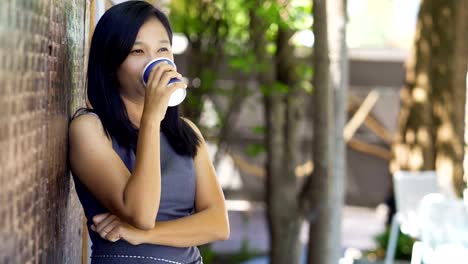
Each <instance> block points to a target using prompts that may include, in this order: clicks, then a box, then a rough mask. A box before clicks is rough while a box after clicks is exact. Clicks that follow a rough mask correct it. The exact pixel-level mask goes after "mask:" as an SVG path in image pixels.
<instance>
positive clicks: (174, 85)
mask: <svg viewBox="0 0 468 264" xmlns="http://www.w3.org/2000/svg"><path fill="white" fill-rule="evenodd" d="M177 89H187V84H185V83H183V82H175V83H172V84H171V85H169V87H168V91H167V92H168V93H169V94H172V93H173V92H174V91H175V90H177Z"/></svg>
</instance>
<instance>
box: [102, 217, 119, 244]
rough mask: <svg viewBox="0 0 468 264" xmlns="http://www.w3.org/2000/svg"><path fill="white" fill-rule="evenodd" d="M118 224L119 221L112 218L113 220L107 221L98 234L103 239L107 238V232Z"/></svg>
mask: <svg viewBox="0 0 468 264" xmlns="http://www.w3.org/2000/svg"><path fill="white" fill-rule="evenodd" d="M119 225H120V221H119V220H118V219H117V218H116V219H114V221H112V222H111V223H109V224H108V225H107V226H106V227H104V228H103V229H102V230H101V231H100V232H99V235H100V236H101V237H102V238H104V239H107V235H108V234H109V232H111V231H112V230H113V229H114V228H115V227H117V226H119Z"/></svg>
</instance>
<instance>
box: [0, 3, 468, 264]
mask: <svg viewBox="0 0 468 264" xmlns="http://www.w3.org/2000/svg"><path fill="white" fill-rule="evenodd" d="M120 2H122V1H117V0H113V1H112V0H81V1H80V0H32V1H20V0H2V1H0V112H1V115H0V150H1V151H0V221H1V225H0V231H1V232H0V240H1V241H2V243H0V263H89V259H88V258H89V254H90V241H89V239H88V236H87V230H86V227H85V225H84V215H83V212H82V208H81V205H80V203H79V201H78V199H77V197H76V193H75V190H74V186H73V181H71V180H70V173H69V168H68V165H67V131H68V122H69V119H70V115H71V114H72V113H73V112H74V111H75V110H76V109H77V108H79V107H81V106H84V105H85V102H86V93H85V89H86V88H85V87H86V85H85V84H86V79H85V74H86V65H87V56H88V49H89V42H90V39H91V36H92V33H93V29H94V26H95V24H96V23H97V21H98V20H99V18H100V16H102V14H103V13H104V12H105V10H107V9H108V8H110V7H111V6H112V5H114V4H117V3H120ZM148 2H151V3H152V4H154V5H155V6H157V7H159V8H161V9H162V10H164V12H165V13H166V14H168V16H169V17H170V20H171V23H172V27H173V31H174V39H173V43H174V46H173V51H174V53H175V54H174V55H175V63H176V64H177V67H178V70H179V72H181V73H182V74H183V75H184V76H185V81H186V82H187V83H188V85H189V90H188V94H187V99H186V100H185V101H184V103H183V104H182V105H181V108H182V112H183V115H184V116H186V117H188V118H189V119H191V120H192V121H194V122H195V123H196V124H197V125H198V126H199V127H200V128H201V130H202V132H203V135H204V137H205V138H206V140H207V142H208V144H209V150H210V152H211V153H210V154H211V158H212V161H213V163H214V165H215V167H216V171H217V176H218V180H219V182H220V184H221V185H222V187H223V190H224V194H225V197H226V203H227V206H228V210H229V219H230V225H231V235H230V238H229V239H228V240H226V241H220V242H215V243H212V244H208V245H203V246H200V247H199V248H200V250H201V251H202V253H203V258H204V263H205V264H211V263H213V264H214V263H243V264H254V263H255V264H257V263H258V264H260V263H280V264H283V263H284V264H289V263H317V264H322V263H323V264H328V263H330V264H335V263H340V264H348V263H386V264H387V263H410V261H411V263H465V262H463V260H465V261H466V259H468V253H467V248H468V231H467V230H468V216H467V215H466V214H467V210H466V205H465V203H464V200H463V198H464V195H463V194H464V190H465V188H466V177H465V169H464V165H463V164H464V160H465V156H466V155H465V154H466V150H467V148H466V141H467V138H466V136H465V131H466V114H465V113H466V99H465V98H466V89H467V65H468V44H467V43H468V21H467V20H468V19H467V17H468V1H467V0H328V1H324V0H231V1H227V0H190V1H189V0H177V1H174V0H172V1H171V0H160V1H148ZM465 193H466V192H465ZM435 195H437V196H435Z"/></svg>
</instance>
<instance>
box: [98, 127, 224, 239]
mask: <svg viewBox="0 0 468 264" xmlns="http://www.w3.org/2000/svg"><path fill="white" fill-rule="evenodd" d="M184 120H185V121H186V122H187V123H188V124H189V125H190V126H191V127H192V128H193V129H194V131H195V132H196V133H197V135H198V137H199V138H200V145H199V147H198V151H197V155H196V157H195V158H194V165H195V172H196V194H195V211H196V213H194V214H192V215H190V216H187V217H183V218H179V219H176V220H170V221H157V222H156V225H155V227H154V228H153V229H151V230H147V231H144V230H138V229H135V228H133V227H131V226H129V225H126V224H124V225H120V227H119V228H116V230H112V231H111V230H110V229H111V228H109V227H107V228H106V227H104V226H101V225H99V223H98V221H95V226H97V229H98V230H96V232H99V233H100V234H101V236H102V237H103V238H106V239H108V240H111V241H114V240H117V239H120V238H122V239H124V240H127V241H129V242H130V243H132V242H133V243H132V244H141V243H149V244H157V245H166V246H174V247H190V246H198V245H203V244H207V243H210V242H213V241H217V240H226V239H228V238H229V232H230V231H229V220H228V215H227V210H226V205H225V201H224V195H223V191H222V189H221V186H220V185H219V183H218V181H217V178H216V172H215V169H214V167H213V164H212V162H211V160H210V157H209V154H208V149H207V146H206V143H205V140H204V139H203V136H202V135H201V132H200V130H199V129H198V128H197V127H196V126H195V125H194V124H193V123H192V122H191V121H189V120H187V119H184ZM98 220H100V219H98ZM99 222H100V221H99ZM105 229H109V231H110V232H109V233H106V232H103V230H105ZM100 231H101V232H100Z"/></svg>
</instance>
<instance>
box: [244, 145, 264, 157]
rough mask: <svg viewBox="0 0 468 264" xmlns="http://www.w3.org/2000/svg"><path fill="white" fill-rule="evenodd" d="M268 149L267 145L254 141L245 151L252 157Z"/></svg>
mask: <svg viewBox="0 0 468 264" xmlns="http://www.w3.org/2000/svg"><path fill="white" fill-rule="evenodd" d="M265 151H266V149H265V146H263V144H260V143H252V144H249V145H247V147H246V148H245V153H247V155H249V156H250V157H256V156H258V155H260V154H261V153H264V152H265Z"/></svg>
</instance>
